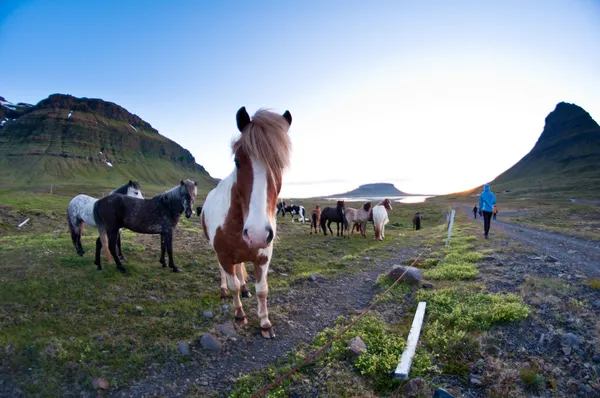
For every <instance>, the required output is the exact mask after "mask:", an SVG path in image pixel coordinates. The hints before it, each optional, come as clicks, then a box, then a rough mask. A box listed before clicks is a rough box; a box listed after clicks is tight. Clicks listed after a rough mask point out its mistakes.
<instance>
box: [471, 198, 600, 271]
mask: <svg viewBox="0 0 600 398" xmlns="http://www.w3.org/2000/svg"><path fill="white" fill-rule="evenodd" d="M462 210H463V211H464V212H466V213H467V214H469V215H470V220H473V213H472V211H471V209H470V208H469V207H467V206H464V207H463V208H462ZM473 221H475V220H473ZM476 221H477V222H479V223H480V224H483V219H482V218H481V217H479V216H478V217H477V220H476ZM495 231H497V232H500V233H504V234H506V235H508V236H511V237H513V238H514V239H516V240H517V241H519V242H522V243H523V244H524V245H525V246H527V247H529V248H531V249H532V250H534V251H535V252H536V253H537V255H538V256H540V257H541V256H552V257H554V258H556V259H557V260H558V261H560V262H561V263H563V264H565V265H567V266H568V267H569V268H570V269H572V270H573V271H574V272H577V273H580V274H583V275H585V276H586V277H589V278H593V277H600V242H597V241H592V240H586V239H582V238H575V237H572V236H567V235H563V234H559V233H556V232H548V231H541V230H538V229H534V228H529V227H524V226H521V225H518V224H513V223H508V222H504V221H501V220H499V219H497V220H492V226H491V229H490V237H493V234H494V232H495ZM482 232H483V231H482Z"/></svg>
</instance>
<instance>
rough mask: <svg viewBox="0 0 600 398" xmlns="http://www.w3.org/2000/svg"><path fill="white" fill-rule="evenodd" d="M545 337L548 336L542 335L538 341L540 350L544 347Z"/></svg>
mask: <svg viewBox="0 0 600 398" xmlns="http://www.w3.org/2000/svg"><path fill="white" fill-rule="evenodd" d="M545 336H546V335H545V334H544V333H542V335H541V336H540V339H539V340H538V347H539V348H542V347H544V337H545Z"/></svg>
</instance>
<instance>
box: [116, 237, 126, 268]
mask: <svg viewBox="0 0 600 398" xmlns="http://www.w3.org/2000/svg"><path fill="white" fill-rule="evenodd" d="M117 249H118V251H119V259H121V261H125V260H127V259H126V258H125V256H124V255H123V252H122V251H121V230H119V234H118V235H117Z"/></svg>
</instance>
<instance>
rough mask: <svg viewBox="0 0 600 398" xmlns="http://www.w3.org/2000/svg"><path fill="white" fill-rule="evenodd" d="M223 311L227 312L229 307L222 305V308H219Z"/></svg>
mask: <svg viewBox="0 0 600 398" xmlns="http://www.w3.org/2000/svg"><path fill="white" fill-rule="evenodd" d="M221 308H222V309H223V311H229V306H228V305H224V306H223V307H221Z"/></svg>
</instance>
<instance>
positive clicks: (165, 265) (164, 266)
mask: <svg viewBox="0 0 600 398" xmlns="http://www.w3.org/2000/svg"><path fill="white" fill-rule="evenodd" d="M159 263H160V265H162V267H163V268H167V263H163V262H162V261H159Z"/></svg>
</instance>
